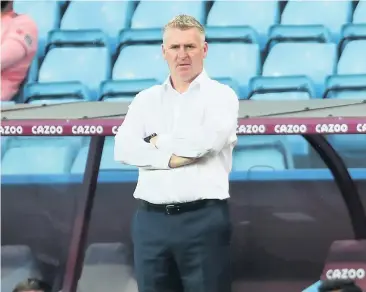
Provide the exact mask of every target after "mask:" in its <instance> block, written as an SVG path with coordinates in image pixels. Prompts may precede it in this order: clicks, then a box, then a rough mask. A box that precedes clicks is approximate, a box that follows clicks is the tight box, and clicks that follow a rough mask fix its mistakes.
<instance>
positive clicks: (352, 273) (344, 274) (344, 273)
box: [325, 269, 366, 280]
mask: <svg viewBox="0 0 366 292" xmlns="http://www.w3.org/2000/svg"><path fill="white" fill-rule="evenodd" d="M325 276H326V277H327V279H329V280H336V279H340V280H346V279H351V280H356V279H364V278H365V277H366V272H365V270H364V269H334V270H328V271H327V272H326V273H325Z"/></svg>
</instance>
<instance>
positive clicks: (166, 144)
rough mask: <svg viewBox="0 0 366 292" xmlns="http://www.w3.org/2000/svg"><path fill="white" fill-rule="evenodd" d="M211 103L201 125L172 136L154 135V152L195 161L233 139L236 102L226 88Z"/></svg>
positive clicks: (231, 92)
mask: <svg viewBox="0 0 366 292" xmlns="http://www.w3.org/2000/svg"><path fill="white" fill-rule="evenodd" d="M225 89H226V90H223V93H222V94H223V96H220V95H218V96H217V97H215V100H212V102H211V103H210V105H209V107H208V108H207V111H206V112H205V121H204V124H203V125H202V126H197V127H195V128H191V129H177V131H175V132H174V133H173V134H171V135H170V134H162V135H158V137H157V139H156V146H157V148H158V149H161V150H164V149H169V150H170V151H171V152H172V153H174V154H175V155H178V156H184V157H192V158H199V157H202V156H205V155H207V154H209V153H218V152H220V151H221V150H222V148H223V147H224V146H225V145H226V144H227V142H228V141H229V139H230V137H231V136H235V137H233V138H236V135H235V133H236V127H237V121H238V112H239V100H238V97H237V95H236V94H235V92H234V91H233V90H231V89H229V88H225Z"/></svg>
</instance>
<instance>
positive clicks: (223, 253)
mask: <svg viewBox="0 0 366 292" xmlns="http://www.w3.org/2000/svg"><path fill="white" fill-rule="evenodd" d="M230 237H231V223H230V216H229V209H228V204H227V202H226V201H222V202H220V203H219V201H216V203H212V204H208V205H206V206H204V207H202V208H200V209H198V210H194V211H188V212H185V213H180V214H174V215H167V214H165V213H162V212H156V211H150V210H149V211H147V210H145V209H143V208H139V209H138V210H137V212H136V215H135V217H134V220H133V227H132V238H133V242H134V261H135V273H136V279H137V283H138V288H139V292H183V291H184V292H230V291H231V271H230Z"/></svg>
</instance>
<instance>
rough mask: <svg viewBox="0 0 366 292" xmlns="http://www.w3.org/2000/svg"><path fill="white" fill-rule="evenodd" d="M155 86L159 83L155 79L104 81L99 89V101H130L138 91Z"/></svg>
mask: <svg viewBox="0 0 366 292" xmlns="http://www.w3.org/2000/svg"><path fill="white" fill-rule="evenodd" d="M157 84H159V82H158V81H157V80H155V79H137V80H109V81H105V82H103V84H102V86H101V89H100V100H104V101H132V99H133V98H134V97H135V96H136V94H138V93H139V92H140V91H142V90H144V89H147V88H149V87H151V86H154V85H157Z"/></svg>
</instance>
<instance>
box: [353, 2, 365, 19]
mask: <svg viewBox="0 0 366 292" xmlns="http://www.w3.org/2000/svg"><path fill="white" fill-rule="evenodd" d="M352 22H353V23H366V1H365V0H360V1H358V4H357V7H356V9H355V12H354V13H353V21H352Z"/></svg>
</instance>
